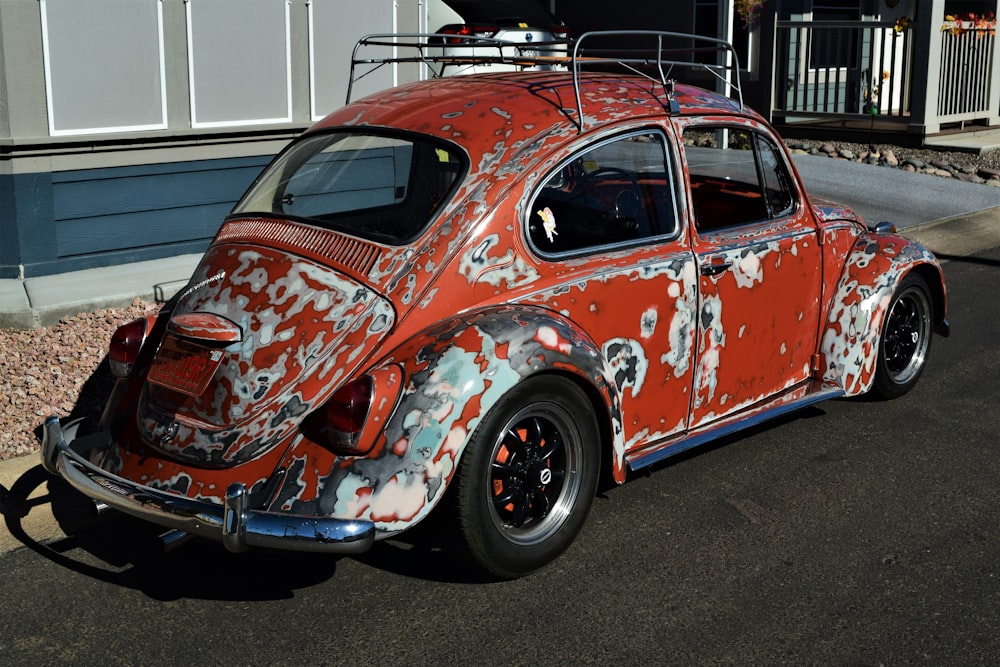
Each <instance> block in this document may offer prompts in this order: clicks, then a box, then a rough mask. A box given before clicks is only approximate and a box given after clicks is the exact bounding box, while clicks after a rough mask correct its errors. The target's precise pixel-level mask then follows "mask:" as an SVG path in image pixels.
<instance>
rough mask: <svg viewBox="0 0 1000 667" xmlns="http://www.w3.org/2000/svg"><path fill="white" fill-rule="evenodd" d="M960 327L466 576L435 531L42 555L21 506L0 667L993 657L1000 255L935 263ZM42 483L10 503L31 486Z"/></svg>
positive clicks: (108, 545)
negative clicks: (509, 566) (542, 555)
mask: <svg viewBox="0 0 1000 667" xmlns="http://www.w3.org/2000/svg"><path fill="white" fill-rule="evenodd" d="M947 274H948V278H949V281H950V290H951V308H950V314H949V317H950V320H951V322H952V327H953V333H952V336H951V337H950V338H948V339H942V338H936V339H935V340H934V344H933V349H932V356H931V360H930V363H929V365H928V367H927V370H926V373H925V375H924V378H923V379H922V381H921V383H920V384H919V385H918V386H917V388H916V389H915V390H914V391H913V392H912V393H911V394H909V395H908V396H905V397H903V398H902V399H899V400H897V401H893V402H889V403H877V402H866V401H857V400H843V401H835V402H830V403H825V404H822V405H820V406H819V407H816V408H812V409H809V410H807V411H805V412H802V413H800V414H797V415H794V416H792V417H789V418H786V419H784V420H782V421H781V422H780V423H775V424H772V425H770V426H768V427H766V428H761V429H757V430H755V431H753V432H751V433H748V434H745V435H744V436H743V437H741V438H733V439H730V440H728V441H726V442H725V443H722V444H720V445H717V446H713V447H710V448H707V449H701V450H698V451H696V452H694V453H692V454H690V455H687V456H684V457H683V458H680V459H674V460H672V461H669V462H668V463H667V464H665V465H662V466H660V467H658V468H657V469H655V470H653V471H652V472H649V473H648V474H642V475H638V476H635V477H633V478H632V479H631V480H630V481H629V482H628V483H627V484H625V485H624V486H622V487H616V488H612V489H610V490H607V491H605V492H604V493H602V494H601V496H600V497H599V498H598V499H597V501H596V502H595V506H594V509H593V511H592V513H591V516H590V518H589V521H588V523H587V525H586V527H585V529H584V531H583V533H582V535H581V536H580V538H579V539H578V541H577V542H576V543H575V544H574V545H573V547H572V548H571V549H570V551H569V552H568V553H567V554H566V555H564V556H563V557H562V558H560V559H559V560H558V561H556V562H555V563H554V564H553V565H551V566H550V567H548V568H547V569H545V570H543V571H541V572H539V573H537V574H535V575H533V576H531V577H528V578H525V579H522V580H519V581H514V582H508V583H489V582H481V581H477V580H475V579H474V578H471V577H470V575H469V574H468V573H467V572H466V571H465V570H463V569H461V568H458V567H456V566H455V564H454V561H453V560H452V559H451V557H450V554H449V551H448V550H447V548H446V547H445V548H439V547H437V546H435V545H437V544H440V543H441V542H442V540H441V539H440V533H439V532H438V531H440V530H442V529H443V527H442V526H432V527H430V528H428V529H425V530H424V531H423V533H422V534H417V535H416V536H415V539H410V540H407V541H393V542H390V543H380V544H379V545H377V547H376V548H375V549H374V550H373V551H372V552H370V553H369V554H368V555H366V556H365V557H363V558H359V559H347V558H345V559H335V558H330V557H323V556H316V555H301V554H281V553H271V552H263V551H257V552H251V553H248V554H244V555H242V556H237V555H232V554H229V553H227V552H225V551H224V550H223V549H222V548H221V546H219V545H216V544H213V543H200V542H191V543H188V544H186V545H183V546H181V547H179V548H177V549H175V550H174V551H172V552H170V553H168V554H166V555H160V554H158V553H156V551H155V549H154V548H153V545H152V538H151V535H150V534H149V533H148V531H147V530H146V529H145V527H144V526H142V525H141V524H138V523H136V522H133V521H131V520H129V519H124V518H120V519H118V520H115V521H112V522H108V523H106V524H103V525H100V526H98V527H90V528H87V527H85V524H86V520H85V519H84V518H83V516H82V515H81V514H80V513H79V510H78V508H77V506H76V505H74V503H73V502H72V497H71V496H67V494H68V493H69V492H68V491H66V490H65V489H62V487H60V486H59V485H57V484H55V483H53V484H51V485H50V486H48V489H49V490H50V491H51V493H49V494H48V495H43V496H41V497H38V498H36V499H35V500H33V501H31V502H29V503H28V506H27V507H25V508H24V509H26V510H28V511H29V512H30V511H32V510H34V511H38V507H39V506H40V505H41V504H48V503H51V507H52V510H53V512H54V513H55V515H56V517H57V518H58V519H59V520H60V522H61V523H62V525H63V527H64V528H65V529H67V530H68V531H69V532H70V533H75V534H74V536H72V537H68V538H65V539H61V540H57V541H55V542H51V543H47V544H39V543H35V542H34V541H33V540H34V539H35V538H33V536H32V535H31V534H30V533H27V532H26V531H25V530H22V526H24V525H27V521H22V520H21V519H20V518H19V516H18V514H19V512H17V511H15V509H16V503H14V502H13V500H14V498H8V499H7V501H6V502H5V508H6V509H5V514H6V517H5V520H6V523H7V529H8V530H9V531H11V532H12V533H13V534H14V535H15V536H16V537H18V538H19V539H20V540H21V541H22V542H24V543H26V544H27V545H28V547H27V548H21V549H18V550H16V551H13V552H10V553H6V554H3V555H0V664H2V665H27V664H74V665H88V664H101V665H119V664H120V665H135V664H176V663H181V662H188V663H192V664H345V665H346V664H352V665H353V664H357V663H369V664H385V665H404V664H405V665H414V664H472V663H475V664H479V665H510V664H542V665H550V664H577V663H580V664H678V665H685V664H719V663H728V664H733V663H735V664H795V665H804V664H838V665H839V664H858V665H878V664H884V665H902V664H913V663H921V664H929V665H945V664H963V665H970V664H971V665H987V664H990V665H992V664H996V663H997V658H998V656H1000V633H998V630H1000V558H998V556H1000V514H998V512H997V508H998V507H1000V485H998V484H997V480H998V479H1000V456H998V436H997V434H998V433H1000V413H998V411H997V409H996V406H997V405H998V401H1000V354H998V353H997V345H998V343H1000V299H998V298H997V297H996V295H997V294H998V293H1000V248H994V249H993V250H990V251H987V252H984V253H981V254H979V255H976V256H973V257H964V258H956V259H954V260H952V261H950V262H949V263H948V264H947ZM47 483H48V482H47V480H46V478H45V477H44V475H43V474H42V473H41V471H40V468H35V469H33V470H29V471H28V472H27V473H25V474H24V475H23V476H22V477H21V478H20V479H19V480H18V483H17V484H16V485H15V488H14V489H12V492H13V493H12V496H16V497H17V498H24V497H28V494H29V493H35V494H36V495H37V494H38V493H44V492H45V490H46V484H47Z"/></svg>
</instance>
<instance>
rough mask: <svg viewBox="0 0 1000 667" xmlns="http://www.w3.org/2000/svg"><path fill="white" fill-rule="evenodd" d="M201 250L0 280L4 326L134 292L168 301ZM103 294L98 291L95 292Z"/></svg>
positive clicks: (112, 302)
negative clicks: (35, 276) (113, 264)
mask: <svg viewBox="0 0 1000 667" xmlns="http://www.w3.org/2000/svg"><path fill="white" fill-rule="evenodd" d="M200 259H201V254H200V253H199V254H188V255H179V256H177V257H168V258H165V259H156V260H149V261H145V262H133V263H130V264H121V265H119V266H111V267H105V268H99V269H84V270H83V271H71V272H68V273H60V274H57V275H53V276H40V277H37V278H26V279H24V280H0V328H16V329H35V328H38V327H47V326H51V325H53V324H56V323H58V322H59V320H60V319H62V318H64V317H68V316H72V315H76V314H77V313H84V312H89V311H93V310H98V309H100V308H116V307H123V306H127V305H129V304H131V303H132V301H133V300H134V299H135V298H136V297H139V298H142V299H147V300H156V301H166V300H167V299H169V298H170V297H172V296H173V295H174V294H176V293H177V292H178V291H180V290H181V289H183V287H184V286H185V285H186V284H187V281H188V278H189V277H190V276H191V274H192V273H193V272H194V269H195V267H196V266H197V265H198V262H199V260H200ZM95 294H96V295H99V296H94V295H95Z"/></svg>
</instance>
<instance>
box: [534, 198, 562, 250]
mask: <svg viewBox="0 0 1000 667" xmlns="http://www.w3.org/2000/svg"><path fill="white" fill-rule="evenodd" d="M538 215H539V216H541V218H542V229H544V230H545V236H546V237H547V238H548V239H549V243H554V242H555V239H554V238H552V237H553V236H559V232H557V231H556V216H555V215H553V214H552V209H550V208H549V207H548V206H546V207H545V208H543V209H542V210H541V211H539V212H538Z"/></svg>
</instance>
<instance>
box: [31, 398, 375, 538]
mask: <svg viewBox="0 0 1000 667" xmlns="http://www.w3.org/2000/svg"><path fill="white" fill-rule="evenodd" d="M105 442H109V440H108V436H107V434H106V433H97V434H94V435H91V436H87V437H84V438H81V439H79V440H77V441H74V448H79V449H82V450H88V449H93V447H94V444H95V443H105ZM88 445H89V447H88ZM41 457H42V465H43V466H44V467H45V469H46V470H48V471H49V472H51V473H52V474H55V475H59V476H61V477H63V479H65V480H66V481H67V482H69V484H70V485H71V486H73V487H74V488H75V489H76V490H77V491H80V492H81V493H83V494H84V495H85V496H88V497H89V498H91V499H92V500H94V501H95V502H97V503H103V504H106V505H108V506H109V507H112V508H114V509H116V510H119V511H121V512H124V513H126V514H130V515H132V516H135V517H138V518H140V519H144V520H146V521H150V522H152V523H156V524H159V525H161V526H166V527H168V528H174V529H177V530H181V531H184V532H187V533H191V534H192V535H196V536H198V537H207V538H210V539H214V540H221V541H222V543H223V545H224V546H225V547H226V549H228V550H230V551H235V552H241V551H245V550H246V549H247V548H248V547H268V548H273V549H286V550H291V551H313V552H325V553H339V554H358V553H363V552H365V551H367V550H368V549H370V548H371V546H372V544H374V542H375V524H374V523H373V522H371V521H362V520H351V519H335V518H329V517H323V516H302V515H295V514H285V513H282V512H267V511H262V510H252V509H247V508H246V487H245V486H244V485H243V484H240V483H234V484H231V485H230V486H229V488H228V489H226V499H225V504H224V505H220V504H218V503H214V502H210V501H205V500H193V499H191V498H188V497H186V496H179V495H176V494H173V493H168V492H166V491H161V490H159V489H154V488H151V487H148V486H143V485H141V484H137V483H135V482H132V481H131V480H128V479H125V478H124V477H119V476H117V475H114V474H112V473H109V472H107V471H105V470H101V469H100V468H99V467H97V466H96V465H94V464H92V463H90V462H89V461H87V460H86V459H85V458H83V457H82V456H81V455H80V454H78V453H77V452H76V451H74V449H73V448H71V447H70V446H69V445H68V444H67V443H66V439H65V438H64V436H63V430H62V427H61V426H60V424H59V418H58V417H49V418H48V419H46V420H45V426H44V429H43V433H42V451H41Z"/></svg>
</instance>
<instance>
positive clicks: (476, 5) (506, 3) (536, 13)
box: [444, 0, 559, 28]
mask: <svg viewBox="0 0 1000 667" xmlns="http://www.w3.org/2000/svg"><path fill="white" fill-rule="evenodd" d="M444 3H445V4H446V5H448V6H449V7H451V8H452V10H454V11H455V12H456V13H457V14H458V15H459V16H461V17H462V20H463V21H465V22H466V23H493V24H495V25H501V26H516V25H519V24H521V23H526V24H528V26H530V27H532V28H549V27H551V26H553V25H558V24H559V22H558V21H557V20H556V19H554V18H553V17H552V15H551V14H549V13H548V12H547V11H545V9H544V8H542V7H541V6H539V5H538V3H537V2H536V1H535V0H444Z"/></svg>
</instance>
